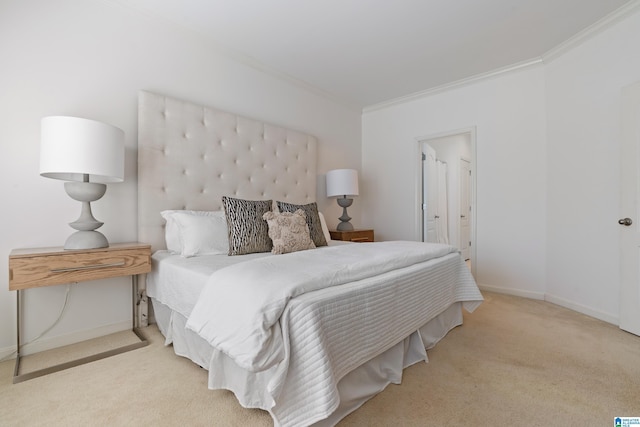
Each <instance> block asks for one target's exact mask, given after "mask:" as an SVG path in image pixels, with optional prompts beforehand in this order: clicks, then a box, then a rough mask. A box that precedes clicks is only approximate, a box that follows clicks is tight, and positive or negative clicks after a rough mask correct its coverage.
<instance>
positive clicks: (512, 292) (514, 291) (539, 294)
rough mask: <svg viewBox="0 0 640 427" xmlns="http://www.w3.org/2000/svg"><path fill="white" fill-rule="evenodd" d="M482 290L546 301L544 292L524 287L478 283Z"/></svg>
mask: <svg viewBox="0 0 640 427" xmlns="http://www.w3.org/2000/svg"><path fill="white" fill-rule="evenodd" d="M478 288H480V291H487V292H495V293H496V294H504V295H512V296H514V297H522V298H528V299H535V300H539V301H544V293H542V292H532V291H526V290H524V289H513V288H502V287H499V286H491V285H487V284H481V283H479V284H478Z"/></svg>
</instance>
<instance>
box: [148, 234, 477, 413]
mask: <svg viewBox="0 0 640 427" xmlns="http://www.w3.org/2000/svg"><path fill="white" fill-rule="evenodd" d="M375 245H378V244H375ZM421 245H422V244H421ZM349 246H354V245H349ZM361 246H363V247H366V246H367V244H364V245H361ZM330 249H331V248H326V249H325V250H326V251H329V250H330ZM309 252H314V253H320V250H314V251H309ZM336 252H340V251H336ZM262 255H264V254H262ZM163 257H165V258H166V257H167V256H166V254H165V255H164V256H163V255H162V254H156V255H154V261H158V260H159V259H160V258H163ZM256 257H259V255H256ZM278 257H282V256H278ZM178 258H179V257H178ZM204 258H207V257H201V259H193V258H192V259H188V260H184V259H177V260H176V257H169V258H168V259H167V260H165V261H163V262H159V263H158V262H154V264H160V266H159V267H158V268H157V269H155V270H154V272H153V273H151V275H150V280H149V289H148V292H149V295H150V296H151V297H153V298H154V299H158V300H159V301H161V302H163V303H165V304H166V305H168V306H169V307H170V308H172V309H173V310H175V311H176V312H178V313H180V315H181V316H182V317H181V318H182V319H184V321H182V323H181V325H184V323H185V322H186V319H187V318H188V317H189V315H190V314H191V308H193V307H194V306H195V305H196V302H195V299H194V295H195V294H196V293H198V292H197V289H199V288H202V286H204V283H206V282H207V280H208V277H209V275H210V274H211V273H212V271H213V270H215V269H216V266H212V264H209V262H211V261H208V260H207V262H204V261H205V260H204ZM220 258H224V259H225V260H224V261H221V259H220ZM238 258H241V257H224V256H217V258H216V260H217V261H215V262H214V264H215V263H218V264H217V267H220V266H221V264H219V263H220V262H223V263H227V262H235V261H236V260H237V259H238ZM242 258H243V259H246V258H244V257H242ZM166 261H171V262H166ZM252 262H255V261H252ZM186 264H188V265H191V266H193V267H194V268H193V269H191V270H190V272H189V273H187V277H190V278H188V279H187V280H186V281H185V279H184V278H183V279H179V283H178V286H177V288H179V289H180V291H179V292H176V290H175V289H173V290H169V289H164V288H176V286H164V285H162V284H160V285H159V283H156V279H160V278H161V279H162V281H161V283H164V284H167V283H168V282H170V281H171V280H167V278H171V277H172V276H175V277H174V278H177V277H178V275H179V273H178V271H179V270H183V269H184V268H183V267H181V265H186ZM233 268H234V267H231V269H233ZM235 268H239V267H235ZM160 271H163V272H164V273H163V276H162V277H160V276H159V275H158V272H160ZM165 273H168V274H165ZM192 280H193V283H195V285H194V286H193V287H192V286H191V285H192V283H188V284H187V282H191V281H192ZM185 285H186V286H185ZM171 293H180V294H181V295H180V298H178V300H180V299H182V301H174V300H171V298H170V297H175V295H171ZM480 301H482V296H481V294H480V292H479V291H478V289H477V286H476V285H475V282H474V280H473V278H472V277H471V275H470V273H469V271H468V269H467V267H466V265H465V264H464V261H463V260H462V259H461V257H460V256H459V254H457V253H450V254H448V255H445V256H443V257H438V258H435V259H431V260H429V261H425V262H419V263H417V264H414V265H410V266H405V267H401V268H398V269H395V270H391V271H388V272H386V273H382V274H379V275H376V276H374V277H371V278H366V279H362V280H356V281H353V282H350V283H347V284H344V285H341V286H334V287H329V288H326V289H320V290H316V291H313V292H309V293H306V294H303V295H299V296H297V297H296V298H293V299H291V300H290V301H289V303H288V304H287V305H286V306H285V308H284V311H283V312H282V316H281V317H280V321H279V323H278V324H277V327H278V329H279V330H280V331H281V334H282V337H283V338H284V339H283V350H284V357H283V360H282V361H280V362H279V363H277V364H275V365H273V366H272V367H270V368H269V369H266V370H263V371H260V372H251V371H249V370H247V369H243V368H242V367H240V366H238V364H237V363H235V362H234V360H233V359H232V358H230V357H228V356H227V355H226V354H225V353H223V352H221V351H219V350H217V349H214V348H210V349H209V350H208V351H207V352H206V355H205V356H202V357H201V362H202V363H201V364H202V365H203V366H204V367H206V368H207V369H208V370H209V372H210V374H209V387H210V388H212V389H229V390H232V391H233V392H234V393H235V394H236V396H237V398H238V400H239V401H240V403H241V404H242V405H243V406H245V407H257V408H262V409H265V410H268V411H269V412H270V413H271V415H272V416H273V418H274V422H275V424H276V425H296V426H297V425H308V424H310V423H313V422H316V421H319V420H322V419H325V418H327V417H328V416H330V415H331V414H332V413H333V412H334V411H335V410H336V408H338V406H339V405H340V404H341V397H342V395H341V394H340V391H339V383H340V381H341V379H342V378H344V377H345V376H347V374H349V373H350V372H351V373H353V372H355V371H356V368H358V367H361V366H363V365H364V364H365V363H366V362H367V361H370V360H371V359H373V358H375V357H376V356H378V355H381V354H383V353H385V354H386V353H389V351H391V349H392V348H398V351H399V353H398V354H404V353H405V352H406V351H408V350H407V345H409V344H407V343H412V344H411V347H412V348H413V350H409V351H410V352H413V353H414V355H413V356H412V358H411V360H410V361H409V362H407V360H405V362H402V361H401V362H400V364H401V365H402V367H404V366H408V364H411V363H415V361H417V360H426V352H425V351H424V345H423V342H425V343H426V342H427V340H425V338H424V337H422V336H421V331H423V326H424V325H427V324H428V323H429V321H430V320H432V319H434V318H436V316H438V315H440V314H441V313H444V312H445V311H446V310H447V309H448V308H450V307H452V305H453V304H456V302H462V304H463V305H464V307H465V308H466V309H467V310H469V311H472V310H473V309H475V307H476V306H477V305H479V304H480ZM355 307H357V309H356V308H355ZM175 323H178V322H177V321H176V322H175ZM226 323H228V322H226ZM456 324H459V323H453V324H451V325H450V326H448V327H445V328H444V331H445V332H444V333H446V331H448V330H449V329H450V328H451V327H453V326H455V325H456ZM181 328H183V329H184V327H183V326H181ZM185 332H186V333H187V335H188V333H193V332H192V331H185ZM165 335H166V334H165ZM407 337H409V338H407ZM405 338H406V339H405ZM438 338H441V337H438ZM167 339H168V340H169V336H167ZM403 340H404V342H405V343H406V344H404V347H403V344H402V342H403ZM203 342H204V341H203ZM418 342H419V343H420V344H419V345H417V344H416V343H418ZM396 344H398V345H400V347H397V345H396ZM403 348H405V349H404V350H402V349H403ZM420 351H421V353H420ZM394 352H396V351H395V350H394ZM186 353H189V352H188V351H186ZM396 353H397V352H396ZM185 355H187V356H188V357H191V358H192V359H194V357H193V356H190V355H189V354H185ZM401 357H405V358H406V356H401ZM207 359H208V364H205V363H204V362H206V361H207ZM401 360H402V358H401ZM198 363H200V362H198ZM394 376H397V374H394ZM385 381H387V382H386V383H388V382H389V380H385ZM382 388H383V387H382ZM379 390H381V388H380V389H379ZM379 390H378V391H379ZM364 400H366V398H362V401H364ZM343 403H344V402H343ZM355 407H357V406H355ZM351 410H352V409H351ZM347 413H348V412H347ZM342 416H343V415H342ZM337 419H339V418H337Z"/></svg>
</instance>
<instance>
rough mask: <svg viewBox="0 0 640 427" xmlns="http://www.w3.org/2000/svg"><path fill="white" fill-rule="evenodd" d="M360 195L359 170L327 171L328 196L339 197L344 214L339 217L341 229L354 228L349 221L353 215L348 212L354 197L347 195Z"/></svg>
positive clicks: (339, 228)
mask: <svg viewBox="0 0 640 427" xmlns="http://www.w3.org/2000/svg"><path fill="white" fill-rule="evenodd" d="M357 195H358V171H356V170H354V169H334V170H331V171H329V172H327V197H338V206H340V207H342V216H341V217H340V218H338V219H339V220H340V224H338V228H337V229H338V230H339V231H350V230H353V225H352V224H351V223H350V222H349V221H350V220H351V217H350V216H349V215H348V214H347V208H348V207H349V206H351V204H352V203H353V199H350V198H348V197H347V196H357Z"/></svg>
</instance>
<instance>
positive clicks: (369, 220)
mask: <svg viewBox="0 0 640 427" xmlns="http://www.w3.org/2000/svg"><path fill="white" fill-rule="evenodd" d="M473 126H475V127H476V165H475V167H476V174H477V182H476V191H477V194H476V195H477V205H476V206H477V217H476V220H477V241H476V242H475V243H476V257H477V260H476V267H477V271H476V279H477V281H478V282H479V284H480V285H482V286H484V287H485V288H487V287H491V288H496V289H500V290H503V291H505V292H512V293H516V294H520V295H525V296H533V297H541V296H542V295H543V293H544V281H545V260H546V257H545V242H546V224H545V223H546V178H545V176H546V172H545V163H546V149H545V136H546V128H545V117H544V69H543V67H542V66H537V67H533V68H528V69H525V70H520V71H518V72H512V73H509V74H506V75H503V76H501V77H499V78H492V79H488V80H484V81H481V82H478V83H475V84H472V85H468V86H464V87H460V88H457V89H453V90H450V91H447V92H444V93H438V94H435V95H432V96H428V97H424V98H422V99H417V100H413V101H410V102H406V103H404V104H399V105H393V106H389V107H387V108H384V109H378V110H372V111H369V112H366V113H365V114H364V116H363V130H362V132H363V143H362V145H363V146H362V150H363V152H362V168H363V180H364V181H365V182H366V185H367V191H368V192H372V193H373V194H375V196H374V197H369V198H367V200H366V203H365V205H364V208H363V222H364V223H366V224H368V225H370V226H372V227H374V228H375V231H376V237H377V238H380V239H382V240H390V239H411V240H413V239H416V238H417V236H419V230H417V227H416V224H419V223H417V222H416V216H417V215H419V212H418V209H417V206H416V203H415V198H416V186H417V185H418V174H417V173H416V168H417V167H418V164H419V163H418V162H417V159H416V156H417V153H418V151H417V148H416V145H417V144H418V140H421V139H424V138H423V137H425V136H427V137H428V136H429V135H442V134H444V133H452V132H454V131H456V130H460V129H466V128H470V127H473ZM361 193H362V194H368V193H365V192H364V191H362V192H361Z"/></svg>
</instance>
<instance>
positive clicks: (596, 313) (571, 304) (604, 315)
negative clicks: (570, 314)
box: [544, 294, 619, 326]
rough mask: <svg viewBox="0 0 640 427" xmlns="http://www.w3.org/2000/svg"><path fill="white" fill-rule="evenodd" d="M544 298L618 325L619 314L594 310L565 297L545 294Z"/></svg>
mask: <svg viewBox="0 0 640 427" xmlns="http://www.w3.org/2000/svg"><path fill="white" fill-rule="evenodd" d="M544 300H545V301H548V302H550V303H552V304H556V305H559V306H561V307H564V308H568V309H569V310H573V311H577V312H578V313H582V314H584V315H587V316H589V317H593V318H595V319H598V320H602V321H603V322H607V323H611V324H613V325H616V326H618V324H619V319H618V316H615V315H613V314H608V313H603V312H601V311H598V310H594V309H592V308H590V307H587V306H584V305H582V304H576V303H575V302H571V301H569V300H566V299H564V298H560V297H557V296H554V295H550V294H545V297H544Z"/></svg>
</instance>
